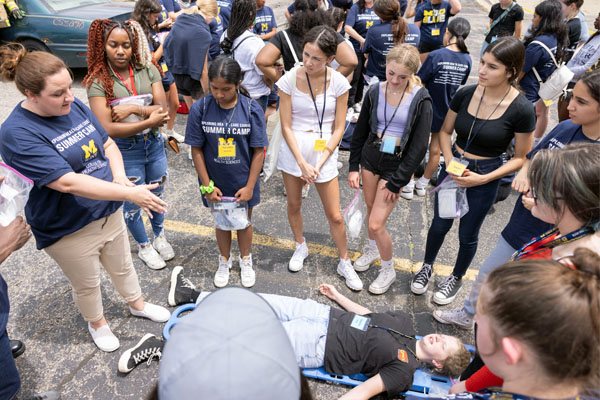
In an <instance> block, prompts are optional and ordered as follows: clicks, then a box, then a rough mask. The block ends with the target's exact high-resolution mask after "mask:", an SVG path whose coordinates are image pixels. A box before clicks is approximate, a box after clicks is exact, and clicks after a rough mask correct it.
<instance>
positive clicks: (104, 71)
mask: <svg viewBox="0 0 600 400" xmlns="http://www.w3.org/2000/svg"><path fill="white" fill-rule="evenodd" d="M132 25H135V24H132V22H131V21H127V22H121V21H113V20H110V19H96V20H94V21H93V22H92V24H91V25H90V29H89V32H88V48H87V65H88V73H87V75H86V76H85V77H84V78H83V82H82V84H83V87H85V88H89V87H90V86H92V83H94V82H95V81H99V82H100V83H102V86H103V88H104V91H105V92H106V104H107V105H108V104H109V103H110V102H111V101H112V100H114V99H115V94H114V91H113V86H114V82H113V79H112V77H111V76H110V72H109V71H110V66H109V65H108V63H109V62H108V58H107V57H106V52H105V51H104V49H105V47H106V40H107V39H108V37H109V36H110V34H111V32H112V31H113V30H115V29H123V30H124V31H125V32H127V35H128V36H129V40H130V41H131V43H132V50H131V60H130V63H131V64H132V65H133V66H134V67H135V68H136V69H141V68H144V67H146V66H148V65H149V64H148V63H147V55H145V54H144V56H142V53H140V40H139V38H140V34H139V32H138V30H137V28H133V27H132ZM137 25H138V27H139V24H137ZM140 29H141V27H140ZM142 38H143V35H142ZM143 42H146V41H145V40H143ZM141 46H143V43H142V45H141ZM147 46H148V43H147V42H146V47H147ZM148 51H149V50H148ZM151 62H152V64H153V65H154V66H155V67H156V68H157V69H158V70H159V71H161V69H160V68H159V67H158V65H157V64H156V63H155V62H154V61H151Z"/></svg>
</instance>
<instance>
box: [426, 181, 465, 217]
mask: <svg viewBox="0 0 600 400" xmlns="http://www.w3.org/2000/svg"><path fill="white" fill-rule="evenodd" d="M433 192H437V194H438V214H439V216H440V218H444V219H452V218H462V217H463V216H464V215H465V214H466V213H468V212H469V202H468V200H467V188H464V187H458V185H457V184H456V182H455V181H454V179H452V178H451V177H450V175H448V176H446V177H445V178H444V180H443V181H442V183H440V184H439V185H438V187H436V188H435V189H434V190H433V191H432V193H433Z"/></svg>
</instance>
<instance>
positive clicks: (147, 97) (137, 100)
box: [109, 94, 152, 122]
mask: <svg viewBox="0 0 600 400" xmlns="http://www.w3.org/2000/svg"><path fill="white" fill-rule="evenodd" d="M109 104H110V106H111V107H115V106H122V105H124V104H134V105H136V106H141V107H144V106H149V105H150V104H152V95H151V94H140V95H137V96H128V97H121V98H119V99H115V100H113V101H111V102H110V103H109ZM140 120H141V118H140V117H138V116H137V115H135V114H131V115H129V116H128V117H127V118H125V119H124V120H122V121H121V122H137V121H140Z"/></svg>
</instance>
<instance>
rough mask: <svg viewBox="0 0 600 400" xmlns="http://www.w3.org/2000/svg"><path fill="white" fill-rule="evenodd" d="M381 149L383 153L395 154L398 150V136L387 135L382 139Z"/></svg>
mask: <svg viewBox="0 0 600 400" xmlns="http://www.w3.org/2000/svg"><path fill="white" fill-rule="evenodd" d="M379 151H381V152H382V153H388V154H394V152H395V151H396V138H395V137H392V136H386V137H384V138H383V140H382V141H381V146H379Z"/></svg>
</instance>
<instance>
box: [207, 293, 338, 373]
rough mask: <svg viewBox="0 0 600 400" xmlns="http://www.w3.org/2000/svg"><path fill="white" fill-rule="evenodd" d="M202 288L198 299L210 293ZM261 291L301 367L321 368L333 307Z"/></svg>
mask: <svg viewBox="0 0 600 400" xmlns="http://www.w3.org/2000/svg"><path fill="white" fill-rule="evenodd" d="M209 294H210V292H202V293H201V294H200V296H198V299H197V300H196V303H199V302H200V301H201V300H202V299H204V298H205V297H206V296H208V295H209ZM259 295H260V296H261V297H262V298H263V299H265V300H266V301H267V303H269V305H270V306H271V307H272V308H273V310H274V311H275V314H276V315H277V317H278V318H279V321H281V324H282V325H283V328H284V329H285V332H286V333H287V335H288V338H289V339H290V342H291V343H292V347H293V348H294V353H295V354H296V362H297V363H298V366H299V367H300V368H319V367H322V366H323V365H324V364H325V341H326V340H327V327H328V326H329V311H330V309H331V308H330V307H329V306H326V305H325V304H321V303H317V302H316V301H314V300H310V299H307V300H301V299H298V298H296V297H288V296H278V295H275V294H264V293H259Z"/></svg>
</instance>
